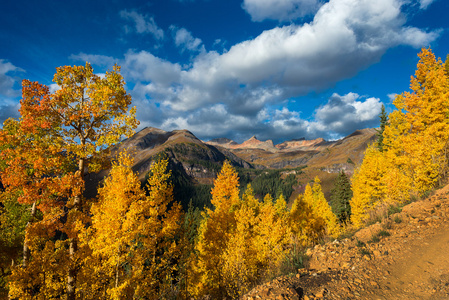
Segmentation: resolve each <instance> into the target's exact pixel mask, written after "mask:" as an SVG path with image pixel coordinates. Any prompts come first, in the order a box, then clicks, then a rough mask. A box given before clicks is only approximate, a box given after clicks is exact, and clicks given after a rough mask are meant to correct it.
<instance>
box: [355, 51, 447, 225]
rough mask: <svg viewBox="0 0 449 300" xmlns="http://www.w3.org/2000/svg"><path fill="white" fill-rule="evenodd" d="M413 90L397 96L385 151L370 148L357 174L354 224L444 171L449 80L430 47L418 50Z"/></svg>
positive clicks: (419, 192) (418, 189)
mask: <svg viewBox="0 0 449 300" xmlns="http://www.w3.org/2000/svg"><path fill="white" fill-rule="evenodd" d="M418 56H419V58H420V60H419V62H418V65H417V70H416V72H415V76H412V78H411V82H410V89H411V92H404V93H402V94H401V95H398V96H396V99H395V100H394V102H393V104H394V105H395V106H396V110H395V111H393V112H392V113H391V114H390V115H389V124H388V125H387V126H386V127H385V130H384V133H383V136H384V140H383V143H384V148H383V150H384V151H383V152H378V151H376V150H375V149H373V147H369V148H368V149H367V150H366V153H365V159H364V160H363V163H362V165H361V166H360V167H359V168H358V170H357V171H356V173H355V175H354V177H353V182H352V188H353V191H354V198H353V199H352V201H351V210H352V218H351V220H352V221H353V223H354V225H355V226H356V227H360V226H361V225H362V224H363V223H364V221H365V219H366V217H367V212H368V211H369V210H370V209H372V208H373V207H375V206H376V205H377V204H379V203H380V202H387V203H401V202H404V201H407V200H408V199H409V198H410V196H411V195H422V194H424V193H425V192H426V191H429V190H431V189H432V188H434V187H435V186H436V185H437V184H438V183H439V182H440V181H441V180H442V179H443V178H444V177H445V176H446V174H447V171H448V155H447V150H448V140H449V119H448V118H447V116H448V115H449V76H448V73H447V70H446V68H445V65H444V64H443V63H442V61H441V60H440V59H436V57H435V55H434V54H433V53H432V51H431V50H430V49H425V48H424V49H422V51H421V53H419V54H418Z"/></svg>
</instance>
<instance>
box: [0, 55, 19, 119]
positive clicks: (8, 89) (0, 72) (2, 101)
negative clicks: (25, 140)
mask: <svg viewBox="0 0 449 300" xmlns="http://www.w3.org/2000/svg"><path fill="white" fill-rule="evenodd" d="M21 72H24V70H22V69H21V68H19V67H16V66H14V65H13V64H12V63H10V62H8V61H6V60H4V59H0V126H1V124H3V122H4V121H5V120H6V119H7V118H10V117H13V118H18V117H19V112H18V110H19V107H20V103H19V101H18V100H17V99H16V98H17V97H19V96H20V88H19V84H20V82H19V79H18V78H17V77H15V75H16V74H17V73H21Z"/></svg>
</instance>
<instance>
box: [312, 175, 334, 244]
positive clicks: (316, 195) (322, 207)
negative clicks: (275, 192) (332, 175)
mask: <svg viewBox="0 0 449 300" xmlns="http://www.w3.org/2000/svg"><path fill="white" fill-rule="evenodd" d="M304 201H305V202H306V203H307V204H309V206H310V207H311V208H312V211H313V213H314V215H315V217H316V218H323V219H324V221H325V222H326V228H327V234H329V235H332V236H334V237H336V236H337V235H338V234H339V233H340V229H339V226H338V222H337V218H336V217H335V215H334V213H333V212H332V209H331V207H330V206H329V203H327V200H326V198H325V197H324V193H323V190H322V189H321V181H320V179H319V178H318V176H317V177H315V180H314V182H313V187H310V185H309V184H308V185H307V186H306V190H305V191H304Z"/></svg>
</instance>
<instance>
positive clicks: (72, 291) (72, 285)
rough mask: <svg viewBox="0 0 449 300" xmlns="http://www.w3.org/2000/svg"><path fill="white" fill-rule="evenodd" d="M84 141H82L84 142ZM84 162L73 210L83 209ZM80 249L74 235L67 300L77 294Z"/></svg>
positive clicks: (83, 162) (70, 299)
mask: <svg viewBox="0 0 449 300" xmlns="http://www.w3.org/2000/svg"><path fill="white" fill-rule="evenodd" d="M83 142H84V141H82V143H83ZM84 164H85V159H84V158H81V159H80V160H79V163H78V170H79V171H80V176H81V182H82V183H83V186H82V188H81V192H80V194H79V195H77V196H75V199H74V202H73V204H74V205H73V208H72V209H73V210H75V211H77V210H79V209H81V204H82V196H83V195H82V193H83V191H84ZM77 250H78V240H77V237H72V238H71V239H70V242H69V261H70V263H69V272H68V276H67V300H75V295H76V275H77V266H76V261H75V254H76V251H77Z"/></svg>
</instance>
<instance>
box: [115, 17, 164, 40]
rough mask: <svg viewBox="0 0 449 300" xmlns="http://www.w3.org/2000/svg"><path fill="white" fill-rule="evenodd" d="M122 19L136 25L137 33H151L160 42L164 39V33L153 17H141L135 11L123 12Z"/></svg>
mask: <svg viewBox="0 0 449 300" xmlns="http://www.w3.org/2000/svg"><path fill="white" fill-rule="evenodd" d="M120 17H122V18H123V19H125V20H131V21H133V22H134V23H135V25H136V31H137V33H151V34H152V35H153V36H154V37H155V38H156V39H158V40H161V39H163V38H164V31H163V30H162V29H161V28H159V27H158V26H157V24H156V22H155V21H154V18H153V17H149V16H144V15H141V14H139V13H138V12H136V11H134V10H133V11H127V10H122V11H121V12H120Z"/></svg>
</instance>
